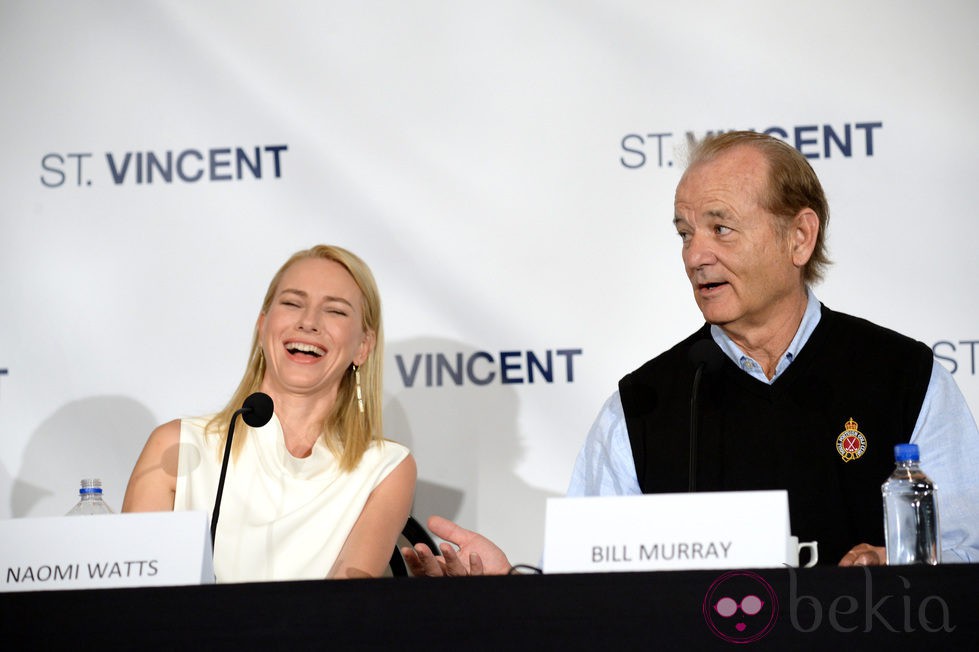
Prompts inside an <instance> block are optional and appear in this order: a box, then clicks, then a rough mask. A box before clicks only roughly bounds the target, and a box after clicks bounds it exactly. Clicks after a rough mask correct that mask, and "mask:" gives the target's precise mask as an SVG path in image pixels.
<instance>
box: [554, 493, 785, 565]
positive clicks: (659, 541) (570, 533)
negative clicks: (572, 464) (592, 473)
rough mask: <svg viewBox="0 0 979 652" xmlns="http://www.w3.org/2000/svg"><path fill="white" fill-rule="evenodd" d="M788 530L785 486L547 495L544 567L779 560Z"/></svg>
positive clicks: (779, 562) (780, 562) (782, 559)
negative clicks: (640, 494) (741, 489)
mask: <svg viewBox="0 0 979 652" xmlns="http://www.w3.org/2000/svg"><path fill="white" fill-rule="evenodd" d="M789 534H790V531H789V498H788V494H787V493H786V492H785V491H725V492H703V493H684V494H647V495H642V496H596V497H584V498H548V499H547V515H546V519H545V529H544V572H545V573H589V572H601V573H607V572H611V571H649V570H690V569H713V568H773V567H781V566H782V565H783V564H786V563H788V562H789V561H790V560H789V558H788V554H787V546H786V541H787V540H788V537H789Z"/></svg>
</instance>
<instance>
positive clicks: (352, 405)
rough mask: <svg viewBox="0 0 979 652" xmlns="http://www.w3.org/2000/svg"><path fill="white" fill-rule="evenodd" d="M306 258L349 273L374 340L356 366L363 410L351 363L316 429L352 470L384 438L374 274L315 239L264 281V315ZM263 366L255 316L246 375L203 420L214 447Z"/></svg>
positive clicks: (239, 439)
mask: <svg viewBox="0 0 979 652" xmlns="http://www.w3.org/2000/svg"><path fill="white" fill-rule="evenodd" d="M307 258H321V259H323V260H332V261H333V262H335V263H338V264H339V265H341V266H342V267H343V268H344V269H346V270H347V271H348V272H349V273H350V276H352V277H353V279H354V282H355V283H356V284H357V287H358V288H360V293H361V295H362V296H363V305H362V306H361V313H362V314H363V323H362V324H361V326H362V327H363V329H364V332H365V333H373V335H374V346H373V348H372V349H371V351H370V353H369V354H368V355H367V359H366V360H365V361H364V364H362V365H361V366H360V368H359V371H360V387H361V394H362V396H363V399H364V412H363V413H361V412H360V408H359V406H358V404H357V390H356V382H355V379H354V370H353V367H352V366H351V368H350V369H349V370H348V373H347V374H346V375H344V377H343V379H342V380H341V381H340V388H339V390H338V391H337V398H336V403H334V405H333V409H332V410H330V413H329V414H327V415H326V417H325V418H324V420H323V426H322V430H321V436H322V437H323V439H324V441H325V443H326V445H327V446H328V447H329V449H330V450H331V451H332V452H333V453H334V454H335V455H337V457H339V458H340V468H341V469H343V470H344V471H351V470H353V469H354V468H355V467H356V466H357V464H358V463H359V462H360V458H361V457H362V456H363V454H364V452H365V451H366V450H367V449H368V448H369V447H370V445H371V443H372V442H374V441H380V440H382V439H383V437H382V434H381V433H382V432H383V428H382V423H381V408H382V405H381V399H382V394H381V382H382V378H383V364H384V333H383V331H382V328H381V297H380V294H379V293H378V291H377V283H375V281H374V275H373V274H371V270H370V268H369V267H368V266H367V263H365V262H364V261H363V260H361V259H360V258H358V257H357V256H356V255H355V254H353V253H351V252H349V251H347V250H346V249H342V248H340V247H334V246H330V245H316V246H315V247H312V248H310V249H306V250H303V251H298V252H296V253H295V254H293V255H292V256H291V257H290V258H289V260H287V261H286V262H285V264H284V265H282V267H280V268H279V271H278V272H276V273H275V276H273V277H272V281H271V282H270V283H269V288H268V291H266V293H265V300H264V301H263V302H262V314H263V315H264V314H266V313H267V312H268V310H269V307H270V306H271V305H272V299H273V297H274V296H275V293H276V290H277V289H278V287H279V282H280V281H281V280H282V276H283V275H284V274H285V273H286V270H288V269H289V268H290V267H291V266H292V265H293V264H295V263H296V262H298V261H300V260H305V259H307ZM265 370H266V363H265V352H264V351H263V350H262V343H261V338H260V335H259V328H258V323H257V320H256V324H255V332H254V335H253V336H252V350H251V354H250V355H249V357H248V367H247V368H246V369H245V375H244V377H242V379H241V382H240V383H239V384H238V389H237V390H235V393H234V395H233V396H232V397H231V400H230V401H229V402H228V404H227V405H226V406H225V407H224V409H223V410H221V411H220V412H218V413H217V414H215V415H214V416H213V417H212V418H211V420H210V421H208V423H207V426H206V428H205V431H206V432H212V431H214V432H216V433H218V434H220V435H221V445H220V446H219V447H218V450H219V451H221V454H223V451H224V441H225V440H226V439H227V431H228V424H229V423H231V417H232V416H233V415H234V413H235V411H237V410H238V409H239V408H241V404H242V403H243V402H244V400H245V399H246V398H247V397H248V396H249V395H250V394H252V393H253V392H257V391H258V390H259V387H260V386H261V384H262V379H263V378H264V376H265ZM238 430H239V429H238V428H237V426H236V434H237V436H236V437H235V438H234V439H233V440H232V444H231V451H232V455H233V456H235V457H237V455H238V453H239V451H240V450H241V446H242V444H243V443H244V441H243V436H244V433H243V432H240V433H239V432H238ZM241 430H244V429H241Z"/></svg>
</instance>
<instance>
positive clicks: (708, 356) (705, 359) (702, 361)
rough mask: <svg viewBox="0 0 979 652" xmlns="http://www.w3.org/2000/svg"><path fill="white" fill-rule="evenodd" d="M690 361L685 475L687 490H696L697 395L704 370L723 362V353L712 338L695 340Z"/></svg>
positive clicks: (690, 352)
mask: <svg viewBox="0 0 979 652" xmlns="http://www.w3.org/2000/svg"><path fill="white" fill-rule="evenodd" d="M688 356H689V358H690V362H692V363H693V364H695V365H697V371H695V372H694V374H693V387H692V388H691V391H690V470H689V475H688V476H687V478H688V479H687V491H690V492H693V491H697V435H698V434H699V433H700V410H699V409H698V408H699V401H698V398H699V397H698V395H699V393H700V381H701V378H702V377H703V375H704V371H705V370H706V371H707V372H711V373H712V372H714V371H717V370H718V369H720V368H721V365H722V364H723V363H724V353H723V352H721V349H720V348H719V347H718V346H717V344H716V343H715V342H714V340H713V339H705V340H697V341H696V342H694V343H693V346H691V347H690V351H689V353H688Z"/></svg>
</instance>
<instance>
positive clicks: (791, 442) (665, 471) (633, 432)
mask: <svg viewBox="0 0 979 652" xmlns="http://www.w3.org/2000/svg"><path fill="white" fill-rule="evenodd" d="M710 337H711V336H710V327H709V325H706V324H705V325H704V327H703V328H701V329H700V330H699V331H697V332H696V333H694V334H693V335H691V336H690V337H688V338H687V339H685V340H684V341H683V342H680V343H679V344H677V345H676V346H674V347H673V348H671V349H670V350H668V351H666V352H665V353H663V354H661V355H659V356H657V357H656V358H654V359H653V360H650V361H649V362H647V363H646V364H644V365H643V366H642V367H640V368H639V369H637V370H636V371H633V372H632V373H630V374H628V375H627V376H625V377H624V378H623V379H622V380H621V381H619V394H620V397H621V400H622V407H623V409H624V411H625V419H626V426H627V428H628V431H629V439H630V442H631V444H632V454H633V458H634V460H635V464H636V474H637V477H638V479H639V486H640V488H641V489H642V491H643V493H665V492H682V491H686V490H687V485H688V477H687V476H688V468H689V436H690V395H691V389H692V383H693V377H694V371H695V369H694V364H693V363H692V362H691V361H690V359H689V349H690V347H691V345H692V344H693V343H694V342H696V341H698V340H702V339H710ZM932 364H933V362H932V353H931V350H930V349H929V348H928V347H927V346H925V345H924V344H922V343H921V342H916V341H914V340H912V339H910V338H907V337H905V336H903V335H900V334H899V333H895V332H894V331H891V330H888V329H885V328H881V327H880V326H877V325H875V324H872V323H870V322H868V321H866V320H863V319H858V318H856V317H851V316H849V315H844V314H842V313H837V312H833V311H832V310H830V309H828V308H826V307H825V306H823V307H822V317H821V318H820V321H819V324H818V325H817V327H816V329H815V331H813V333H812V336H811V337H810V338H809V341H808V342H806V345H805V346H804V347H803V348H802V350H801V351H800V352H799V353H798V355H797V356H796V358H795V360H793V362H792V364H790V365H789V367H788V368H787V369H786V370H785V372H784V373H783V374H782V375H781V376H780V377H779V378H778V379H777V380H776V381H775V382H774V383H773V384H771V385H767V384H765V383H762V382H760V381H758V380H755V379H754V378H752V377H750V376H749V375H747V374H746V373H745V372H743V371H741V370H740V369H739V368H738V366H737V365H735V364H734V363H733V362H732V361H731V360H730V359H728V358H727V357H726V356H724V362H723V365H722V366H721V368H720V369H718V370H716V371H713V372H711V373H705V374H704V376H703V378H702V381H701V386H700V396H699V399H698V402H699V405H700V409H699V414H700V428H699V435H698V447H697V448H698V454H697V463H698V464H697V489H698V491H735V490H752V489H786V490H787V491H788V494H789V514H790V519H791V527H792V534H794V535H797V536H798V537H799V540H800V541H813V540H815V541H818V542H819V557H820V562H821V563H827V564H829V563H833V564H835V563H836V562H838V561H839V559H840V558H841V557H842V556H843V555H844V554H845V553H846V552H847V551H848V550H849V549H850V548H851V547H853V546H854V545H856V544H858V543H871V544H873V545H883V541H884V526H883V508H882V502H881V493H880V485H881V483H882V482H883V481H884V480H885V479H886V478H887V476H888V475H889V474H890V472H891V471H892V470H893V468H894V444H898V443H904V442H907V441H908V440H909V439H910V437H911V432H912V430H913V429H914V425H915V422H916V421H917V418H918V413H919V412H920V410H921V404H922V401H923V400H924V397H925V392H926V391H927V389H928V383H929V380H930V378H931V370H932ZM851 420H852V421H854V422H856V424H857V427H856V429H857V430H859V432H860V433H862V434H863V435H864V439H865V441H866V449H865V451H864V453H863V454H862V455H860V456H859V457H857V458H855V459H850V461H844V457H843V456H842V455H841V454H840V452H839V451H838V449H837V439H838V438H839V437H840V435H841V434H842V433H843V432H844V431H845V430H847V429H848V428H847V422H849V421H851ZM851 427H852V425H851ZM851 441H852V440H851ZM753 517H754V515H753V514H744V518H746V519H752V518H753Z"/></svg>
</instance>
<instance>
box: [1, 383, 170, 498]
mask: <svg viewBox="0 0 979 652" xmlns="http://www.w3.org/2000/svg"><path fill="white" fill-rule="evenodd" d="M156 425H157V423H156V419H155V418H154V417H153V415H152V414H151V413H150V411H149V409H147V408H146V406H144V405H143V404H141V403H139V402H138V401H135V400H133V399H131V398H129V397H126V396H93V397H91V398H85V399H80V400H78V401H72V402H71V403H68V404H67V405H64V406H62V407H61V408H59V409H58V410H57V411H56V412H55V413H54V414H52V415H51V416H50V417H48V418H47V419H45V420H44V422H43V423H41V425H40V426H39V427H38V429H37V430H36V431H35V432H34V434H33V435H32V436H31V439H30V441H29V442H28V444H27V448H26V449H25V451H24V457H23V460H22V462H21V467H20V472H19V473H18V474H17V476H16V478H14V482H13V487H12V490H11V496H10V508H11V513H12V514H13V516H14V517H24V516H63V515H64V514H66V513H67V512H68V510H70V509H71V508H72V507H73V506H74V504H75V503H76V502H77V501H78V485H79V481H80V480H81V479H82V478H92V477H95V478H101V479H102V487H103V489H104V491H105V500H106V502H107V503H108V504H109V506H110V507H111V508H112V509H113V510H114V511H115V512H117V513H118V512H119V510H120V508H121V507H122V498H123V495H124V494H125V492H126V483H127V482H128V481H129V474H130V473H131V472H132V470H133V465H134V464H135V463H136V458H137V457H138V456H139V453H140V451H141V450H142V449H143V444H144V443H145V442H146V438H147V437H148V436H149V434H150V431H152V430H153V428H154V427H156Z"/></svg>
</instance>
